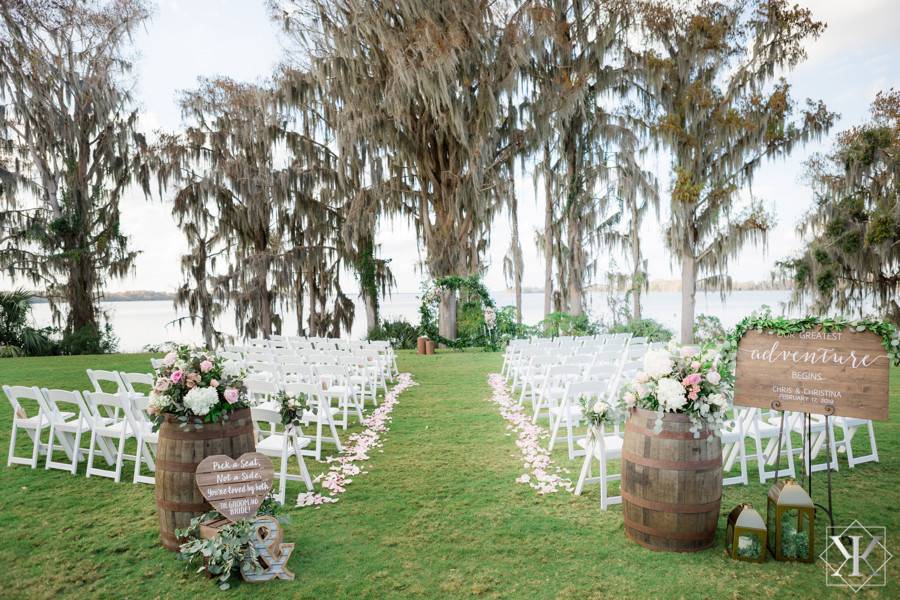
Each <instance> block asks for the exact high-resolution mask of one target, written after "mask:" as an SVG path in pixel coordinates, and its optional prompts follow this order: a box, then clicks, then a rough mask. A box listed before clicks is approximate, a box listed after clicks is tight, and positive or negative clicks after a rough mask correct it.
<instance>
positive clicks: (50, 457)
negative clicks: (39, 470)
mask: <svg viewBox="0 0 900 600" xmlns="http://www.w3.org/2000/svg"><path fill="white" fill-rule="evenodd" d="M55 434H56V423H50V439H49V440H47V457H46V458H45V459H44V470H45V471H49V470H50V463H52V462H53V436H54V435H55Z"/></svg>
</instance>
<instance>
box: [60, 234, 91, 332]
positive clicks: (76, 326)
mask: <svg viewBox="0 0 900 600" xmlns="http://www.w3.org/2000/svg"><path fill="white" fill-rule="evenodd" d="M66 246H68V247H69V248H68V250H69V251H70V252H71V253H72V254H74V255H75V256H74V258H73V260H72V262H71V263H70V269H69V281H68V282H67V284H66V302H67V303H68V305H69V315H68V317H67V319H66V325H67V329H68V331H69V332H70V333H75V332H77V331H80V330H82V329H84V328H86V327H89V328H92V329H94V330H95V331H99V324H98V323H97V310H96V307H95V306H94V269H93V266H92V265H91V257H90V253H89V252H87V251H86V250H85V247H84V244H81V243H79V241H78V240H72V241H71V242H70V243H69V244H66Z"/></svg>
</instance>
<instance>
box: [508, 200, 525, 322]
mask: <svg viewBox="0 0 900 600" xmlns="http://www.w3.org/2000/svg"><path fill="white" fill-rule="evenodd" d="M510 203H511V205H510V212H511V213H512V214H511V215H510V216H511V217H512V255H513V287H514V291H515V294H516V323H519V324H521V323H522V270H523V268H524V266H525V265H523V264H522V243H521V241H519V200H518V198H516V190H515V187H514V184H513V189H512V198H510Z"/></svg>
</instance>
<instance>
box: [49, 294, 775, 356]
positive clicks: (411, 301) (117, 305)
mask: <svg viewBox="0 0 900 600" xmlns="http://www.w3.org/2000/svg"><path fill="white" fill-rule="evenodd" d="M493 296H494V299H495V300H496V302H497V305H498V306H506V305H511V304H514V302H515V298H514V296H513V294H512V293H508V292H495V293H494V294H493ZM789 297H790V292H789V291H784V290H774V291H741V292H732V293H730V294H728V295H726V297H725V300H724V301H723V300H722V298H721V296H720V295H719V294H718V293H698V294H697V313H698V314H699V313H704V314H709V315H715V316H717V317H719V318H720V319H721V320H722V323H723V324H724V325H725V326H726V327H730V326H732V325H734V324H735V323H737V322H738V321H739V320H741V319H742V318H743V317H745V316H747V315H749V314H750V313H751V312H753V311H754V310H756V309H758V308H760V307H761V306H762V305H764V304H768V305H769V306H771V307H772V309H773V310H774V311H777V312H780V310H781V306H782V303H785V302H787V300H788V298H789ZM589 299H590V301H591V307H590V310H591V315H592V317H593V318H595V319H603V318H604V317H608V316H609V309H608V307H607V302H606V294H604V293H597V294H592V295H590V296H589ZM102 306H103V309H104V310H105V311H107V312H108V314H109V316H110V320H111V321H112V325H113V329H114V330H115V333H116V335H117V336H118V337H119V350H120V351H122V352H135V351H138V350H140V349H141V348H142V347H143V346H145V345H146V344H157V343H160V342H163V341H175V342H195V343H199V342H200V341H201V340H202V336H201V335H200V328H199V327H194V326H191V325H190V323H189V322H185V323H184V325H183V326H182V327H179V326H178V325H174V324H172V321H173V320H175V319H176V318H178V317H180V316H183V315H184V314H185V313H184V312H181V311H176V310H175V309H174V308H173V306H172V303H171V302H169V301H139V302H104V303H103V304H102ZM358 307H359V308H358V313H357V318H356V319H355V321H354V324H353V330H352V331H351V337H353V338H362V337H364V336H365V328H366V322H365V313H364V312H363V311H362V305H361V303H358ZM680 307H681V294H680V293H678V292H650V293H648V294H645V295H644V299H643V310H644V316H645V317H649V318H652V319H656V320H657V321H659V322H661V323H663V324H665V325H666V326H668V327H669V328H671V329H672V330H673V331H675V332H676V333H677V331H678V329H679V321H680V319H679V312H680ZM418 308H419V299H418V294H412V293H402V294H401V293H396V294H394V295H393V296H391V297H389V298H385V299H384V301H383V302H382V309H381V314H382V317H383V318H384V319H389V320H393V319H397V318H404V319H406V320H407V321H409V322H410V323H413V324H415V323H417V322H418V320H419V315H418ZM543 312H544V295H543V293H530V294H523V295H522V318H523V320H524V321H525V322H526V323H529V324H534V323H537V322H538V321H540V320H541V318H543ZM32 315H33V317H34V320H35V322H36V324H37V325H39V326H44V325H49V324H50V308H49V306H48V305H47V304H35V305H33V307H32ZM284 324H285V326H284V330H285V332H286V333H293V332H294V331H296V318H295V317H294V316H293V315H290V314H288V315H284ZM219 328H220V329H221V330H222V331H224V332H226V333H230V334H233V333H235V331H236V330H237V328H236V327H235V324H234V313H232V312H230V311H228V312H227V313H226V315H225V317H224V318H223V319H222V320H221V321H220V323H219Z"/></svg>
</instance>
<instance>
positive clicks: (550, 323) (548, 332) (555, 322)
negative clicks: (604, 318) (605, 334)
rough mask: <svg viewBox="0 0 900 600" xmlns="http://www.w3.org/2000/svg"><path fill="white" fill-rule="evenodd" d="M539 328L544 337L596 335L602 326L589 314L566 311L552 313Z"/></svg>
mask: <svg viewBox="0 0 900 600" xmlns="http://www.w3.org/2000/svg"><path fill="white" fill-rule="evenodd" d="M538 329H539V330H540V331H541V332H542V335H543V336H544V337H555V336H559V335H596V334H597V333H599V332H600V326H599V325H598V324H597V323H594V322H593V321H591V319H590V317H588V316H587V315H585V314H581V315H570V314H569V313H566V312H553V313H550V314H549V315H547V316H546V317H544V320H543V321H541V322H540V324H539V325H538Z"/></svg>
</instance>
